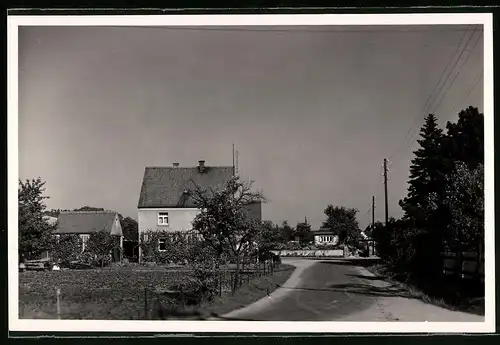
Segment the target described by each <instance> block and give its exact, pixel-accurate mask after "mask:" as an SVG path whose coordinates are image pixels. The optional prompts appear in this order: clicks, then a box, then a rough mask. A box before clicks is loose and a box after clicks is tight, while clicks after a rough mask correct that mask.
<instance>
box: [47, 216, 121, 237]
mask: <svg viewBox="0 0 500 345" xmlns="http://www.w3.org/2000/svg"><path fill="white" fill-rule="evenodd" d="M117 215H118V214H117V213H116V212H113V211H70V212H61V213H60V214H59V218H58V227H57V229H56V231H55V233H57V234H89V233H92V232H97V231H101V230H106V231H109V232H110V233H111V230H112V229H113V222H114V221H115V219H116V217H117ZM112 235H115V234H112ZM116 235H121V234H118V233H117V234H116Z"/></svg>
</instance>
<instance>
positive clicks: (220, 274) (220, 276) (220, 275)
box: [219, 271, 222, 297]
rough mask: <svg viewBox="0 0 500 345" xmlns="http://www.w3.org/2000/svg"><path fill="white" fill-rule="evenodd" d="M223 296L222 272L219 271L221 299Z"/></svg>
mask: <svg viewBox="0 0 500 345" xmlns="http://www.w3.org/2000/svg"><path fill="white" fill-rule="evenodd" d="M220 296H222V272H221V271H219V297H220Z"/></svg>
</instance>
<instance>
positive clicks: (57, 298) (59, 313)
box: [56, 288, 61, 320]
mask: <svg viewBox="0 0 500 345" xmlns="http://www.w3.org/2000/svg"><path fill="white" fill-rule="evenodd" d="M60 298H61V289H60V288H57V290H56V306H57V318H58V319H59V320H60V319H61V305H60V302H59V300H60Z"/></svg>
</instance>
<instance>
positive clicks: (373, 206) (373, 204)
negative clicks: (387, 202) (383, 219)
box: [372, 196, 375, 230]
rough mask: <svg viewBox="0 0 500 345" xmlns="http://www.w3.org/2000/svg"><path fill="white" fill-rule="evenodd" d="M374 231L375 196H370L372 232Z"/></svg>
mask: <svg viewBox="0 0 500 345" xmlns="http://www.w3.org/2000/svg"><path fill="white" fill-rule="evenodd" d="M373 229H375V196H372V230H373Z"/></svg>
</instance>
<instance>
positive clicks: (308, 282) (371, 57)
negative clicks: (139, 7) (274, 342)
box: [8, 13, 495, 333]
mask: <svg viewBox="0 0 500 345" xmlns="http://www.w3.org/2000/svg"><path fill="white" fill-rule="evenodd" d="M131 18H132V19H131ZM8 29H9V41H8V65H9V66H8V67H9V68H8V79H9V81H8V83H9V84H8V100H9V103H8V107H9V109H8V144H9V147H8V154H9V157H8V159H9V164H8V169H9V180H8V188H9V190H8V193H9V194H8V198H9V199H8V200H9V205H8V207H9V228H8V230H9V238H8V243H9V246H8V249H9V318H10V320H9V321H10V329H11V330H15V331H27V330H37V331H45V330H50V331H72V330H75V329H78V330H79V331H85V330H88V331H139V332H140V331H155V332H158V331H164V332H183V331H184V332H185V331H190V332H215V331H217V332H229V331H231V332H256V331H257V332H260V331H262V332H313V333H314V332H323V333H325V332H327V333H332V332H333V333H335V332H352V333H355V332H488V331H494V325H495V310H494V308H495V296H494V289H495V277H494V272H495V268H494V213H493V212H494V204H493V199H494V196H493V92H492V88H493V62H492V61H493V60H492V54H493V53H492V51H493V48H492V16H491V14H488V13H476V14H467V13H463V14H446V13H441V14H439V15H438V14H425V13H420V14H414V15H411V14H406V15H400V14H388V15H382V14H380V15H363V14H359V15H351V16H348V17H346V16H343V15H340V14H339V15H335V14H328V15H326V14H325V15H320V14H318V15H300V14H296V15H217V16H214V15H212V16H209V15H178V16H176V15H162V16H76V15H75V16H16V15H13V16H9V18H8ZM139 320H140V321H155V322H140V323H137V322H134V321H139ZM126 321H130V322H129V323H127V322H126ZM161 321H163V322H161ZM254 321H266V322H262V323H259V327H258V328H259V329H256V327H255V324H254V323H253V322H254ZM292 321H293V322H292ZM252 325H254V326H252Z"/></svg>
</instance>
